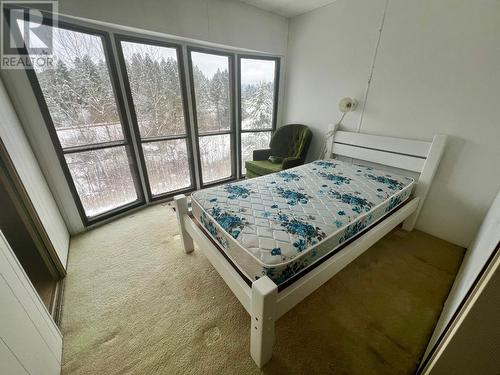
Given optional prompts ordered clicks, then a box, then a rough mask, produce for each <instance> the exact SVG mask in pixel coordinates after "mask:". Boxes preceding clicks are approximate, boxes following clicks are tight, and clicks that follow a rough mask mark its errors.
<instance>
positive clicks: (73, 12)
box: [0, 0, 288, 233]
mask: <svg viewBox="0 0 500 375" xmlns="http://www.w3.org/2000/svg"><path fill="white" fill-rule="evenodd" d="M59 12H60V13H62V14H63V15H67V16H70V17H76V18H78V19H77V20H75V21H74V22H77V23H80V24H84V25H88V24H90V25H93V24H96V25H97V26H96V27H100V28H103V29H105V30H109V31H115V32H116V31H118V32H119V31H120V30H125V31H127V32H132V33H141V34H142V35H144V34H148V33H149V34H152V35H154V36H155V37H164V38H169V39H174V40H175V39H178V40H179V41H182V42H186V41H191V42H195V43H198V44H200V43H209V44H210V45H214V44H216V45H218V46H224V47H227V48H235V49H238V50H245V51H258V52H262V53H268V54H273V55H284V54H285V53H286V49H287V37H288V20H287V19H286V18H284V17H280V16H277V15H275V14H272V13H269V12H266V11H263V10H260V9H258V8H255V7H253V6H250V5H247V4H244V3H240V2H237V1H232V0H143V1H136V0H106V1H104V0H87V1H80V0H63V1H59ZM87 21H89V22H87ZM94 21H97V23H96V22H94ZM283 66H284V64H283ZM0 74H1V77H2V79H3V80H4V82H5V85H6V88H7V90H8V93H9V95H10V97H11V99H12V102H13V103H14V106H15V108H16V110H17V112H18V115H19V118H20V120H21V123H22V124H23V127H24V129H25V132H26V134H27V136H28V138H29V140H30V143H31V145H32V148H33V151H34V153H35V155H36V157H37V159H38V160H39V163H40V166H41V167H42V170H43V172H44V174H45V177H46V179H47V181H48V183H49V185H50V187H51V189H52V191H53V192H54V197H55V198H56V200H57V203H58V205H59V208H60V210H61V214H62V216H63V217H64V221H65V222H66V225H67V227H68V229H69V231H70V232H71V233H78V232H80V231H82V230H84V226H83V223H82V220H81V218H80V216H79V213H78V209H77V207H76V204H75V203H74V200H73V197H72V195H71V191H70V189H69V187H68V184H67V182H66V179H65V176H64V173H63V171H62V169H61V166H60V163H59V160H58V158H57V155H56V153H55V151H54V149H53V146H52V141H51V139H50V136H49V133H48V131H47V128H46V125H45V122H44V120H43V117H42V115H41V112H40V110H39V106H38V103H37V101H36V98H35V96H34V94H33V91H32V89H31V85H30V83H29V81H28V79H27V76H26V74H25V72H24V71H22V70H2V71H0ZM282 75H283V76H284V72H282ZM282 92H283V91H282V90H281V91H280V93H282ZM279 115H280V113H279Z"/></svg>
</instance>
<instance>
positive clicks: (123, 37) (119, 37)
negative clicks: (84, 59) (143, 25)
mask: <svg viewBox="0 0 500 375" xmlns="http://www.w3.org/2000/svg"><path fill="white" fill-rule="evenodd" d="M114 41H115V46H116V51H117V61H118V63H119V70H120V74H121V77H122V80H123V85H124V89H125V94H126V99H127V106H128V109H129V112H130V117H131V122H132V128H133V131H134V135H135V139H136V141H135V143H136V144H137V150H138V151H137V153H138V156H139V159H140V161H141V164H142V172H143V174H144V182H145V187H146V193H147V195H148V200H149V201H150V202H154V201H158V200H163V199H165V198H171V197H173V196H175V195H177V194H181V193H187V192H191V191H193V190H195V189H196V177H195V165H194V153H193V147H192V134H191V126H190V123H191V119H190V116H189V109H188V95H187V88H186V75H185V69H184V56H183V53H182V45H181V44H176V43H171V42H165V41H160V40H156V39H153V38H144V37H138V36H132V35H127V34H118V33H116V34H114ZM121 42H131V43H140V44H147V45H151V46H158V47H167V48H173V49H175V50H176V55H177V68H178V70H179V81H180V86H181V87H180V88H181V100H182V108H183V114H184V124H185V132H184V134H176V135H165V136H158V137H149V138H142V137H141V132H140V129H139V123H138V121H137V113H136V110H135V104H134V100H133V96H132V89H131V85H130V80H129V76H128V72H127V66H126V63H125V55H124V54H123V48H122V45H121ZM177 139H185V140H186V147H187V152H188V164H189V169H190V172H189V176H190V178H191V184H190V185H189V186H188V187H187V188H181V189H177V190H172V191H167V192H165V193H162V194H158V195H153V193H152V191H151V185H150V182H149V176H148V169H147V165H146V159H145V158H144V151H143V149H142V145H143V144H144V143H152V142H161V141H169V140H177Z"/></svg>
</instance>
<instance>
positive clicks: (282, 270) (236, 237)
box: [192, 160, 415, 286]
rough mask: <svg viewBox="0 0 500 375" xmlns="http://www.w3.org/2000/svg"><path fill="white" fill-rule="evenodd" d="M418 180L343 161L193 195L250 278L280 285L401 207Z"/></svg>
mask: <svg viewBox="0 0 500 375" xmlns="http://www.w3.org/2000/svg"><path fill="white" fill-rule="evenodd" d="M414 184H415V182H414V180H413V179H412V178H410V177H406V176H400V175H396V174H393V173H389V172H388V171H384V170H379V169H374V168H371V167H364V166H358V165H355V164H351V163H347V162H342V161H339V160H318V161H314V162H312V163H309V164H305V165H302V166H299V167H296V168H292V169H287V170H285V171H282V172H278V173H273V174H269V175H265V176H262V177H257V178H254V179H250V180H244V181H241V182H235V183H228V184H224V185H219V186H216V187H212V188H208V189H204V190H200V191H197V192H195V193H193V194H192V212H193V216H194V217H195V219H196V220H197V221H198V222H199V223H200V224H201V225H202V226H203V227H204V228H205V230H206V232H208V234H209V235H210V236H211V237H212V238H213V240H214V241H216V242H217V243H218V244H219V245H220V248H221V249H222V251H223V252H224V253H225V255H226V256H227V258H229V260H230V261H231V263H232V264H233V265H235V266H236V267H237V268H238V270H239V271H240V273H242V274H243V275H245V276H246V278H248V279H249V280H250V281H253V280H256V279H258V278H259V277H261V276H263V275H267V276H269V277H270V278H271V279H272V280H273V281H274V282H275V283H276V284H277V285H278V286H279V285H281V284H283V283H285V282H287V280H290V279H291V278H293V277H294V276H295V275H297V274H298V273H299V272H303V270H305V269H307V268H308V267H311V266H312V265H314V264H316V263H317V262H320V261H321V259H323V258H325V257H327V256H328V255H329V254H331V253H332V252H334V251H335V250H336V249H338V248H339V247H340V246H341V245H342V244H343V243H345V242H346V241H348V240H349V239H351V238H353V237H354V236H356V235H357V234H358V233H359V232H361V231H363V230H365V229H366V228H368V227H369V226H370V225H372V224H374V223H376V222H377V221H378V220H380V219H381V218H383V217H384V216H386V215H388V214H389V213H390V212H392V211H393V210H395V209H396V208H397V207H398V206H400V205H402V204H403V203H404V202H405V201H406V200H407V199H408V198H409V197H410V195H411V192H412V189H413V186H414Z"/></svg>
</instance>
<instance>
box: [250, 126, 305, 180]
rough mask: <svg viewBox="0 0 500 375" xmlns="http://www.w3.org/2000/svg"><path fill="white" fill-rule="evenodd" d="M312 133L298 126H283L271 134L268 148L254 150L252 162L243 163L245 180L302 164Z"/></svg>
mask: <svg viewBox="0 0 500 375" xmlns="http://www.w3.org/2000/svg"><path fill="white" fill-rule="evenodd" d="M311 138H312V132H311V130H310V129H309V128H308V127H307V126H305V125H300V124H289V125H284V126H282V127H280V128H278V130H276V132H275V133H274V134H273V136H272V137H271V142H270V143H269V148H268V149H264V150H255V151H254V152H253V160H252V161H247V162H245V168H246V170H247V171H246V178H253V177H258V176H263V175H265V174H269V173H273V172H279V171H281V170H283V169H288V168H293V167H296V166H298V165H302V164H304V160H305V158H306V154H307V150H308V149H309V145H310V144H311Z"/></svg>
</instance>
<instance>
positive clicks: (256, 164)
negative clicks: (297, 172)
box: [245, 160, 282, 176]
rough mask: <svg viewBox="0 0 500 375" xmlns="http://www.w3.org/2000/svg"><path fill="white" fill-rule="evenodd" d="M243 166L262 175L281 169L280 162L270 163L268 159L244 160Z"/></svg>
mask: <svg viewBox="0 0 500 375" xmlns="http://www.w3.org/2000/svg"><path fill="white" fill-rule="evenodd" d="M245 168H246V169H247V170H248V171H250V172H251V173H253V174H255V175H258V176H263V175H265V174H269V173H274V172H279V171H281V169H282V168H281V164H276V163H271V162H270V161H269V160H253V161H247V162H245Z"/></svg>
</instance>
